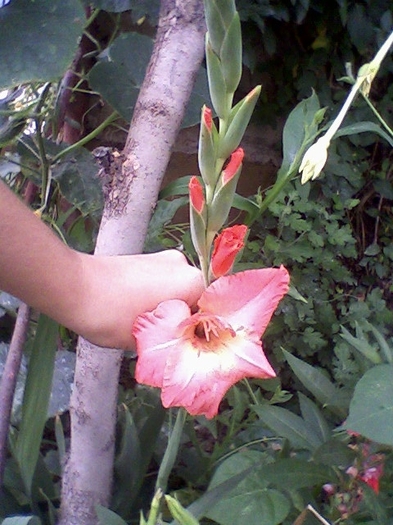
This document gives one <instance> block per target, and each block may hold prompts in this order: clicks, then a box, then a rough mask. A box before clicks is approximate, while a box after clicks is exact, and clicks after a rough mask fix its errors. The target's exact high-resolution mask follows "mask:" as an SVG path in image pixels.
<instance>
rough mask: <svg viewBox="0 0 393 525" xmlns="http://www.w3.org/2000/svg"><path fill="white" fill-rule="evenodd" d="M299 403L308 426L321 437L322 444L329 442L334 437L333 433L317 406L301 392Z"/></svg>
mask: <svg viewBox="0 0 393 525" xmlns="http://www.w3.org/2000/svg"><path fill="white" fill-rule="evenodd" d="M299 402H300V410H301V413H302V416H303V419H304V421H305V422H306V424H307V425H308V426H309V428H310V429H311V430H312V431H313V432H315V434H316V435H317V436H318V437H319V439H320V441H321V443H324V442H325V441H328V440H329V439H330V438H331V437H332V433H331V431H330V428H329V425H328V424H327V421H326V419H325V418H324V416H323V414H322V412H321V411H320V410H319V408H318V407H317V405H316V404H315V403H314V401H311V399H308V397H306V396H305V395H304V394H302V393H301V392H299Z"/></svg>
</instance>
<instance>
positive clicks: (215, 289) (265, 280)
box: [198, 266, 289, 336]
mask: <svg viewBox="0 0 393 525" xmlns="http://www.w3.org/2000/svg"><path fill="white" fill-rule="evenodd" d="M288 288H289V274H288V272H287V270H286V269H285V268H284V267H283V266H281V267H280V268H263V269H260V270H246V271H245V272H239V273H236V274H233V275H228V276H224V277H220V278H219V279H217V281H215V282H214V283H213V284H211V285H210V286H209V288H207V289H206V290H205V291H204V292H203V294H202V296H201V298H200V299H199V301H198V306H199V307H200V309H201V310H202V311H204V312H208V313H212V314H214V315H219V316H221V317H225V318H226V320H227V321H228V322H229V323H230V324H231V325H232V327H233V328H234V329H235V330H237V329H238V328H241V327H244V328H246V329H248V330H249V331H254V332H255V333H257V334H258V335H259V336H261V335H262V334H263V332H264V331H265V330H266V327H267V325H268V323H269V321H270V319H271V317H272V315H273V312H274V310H275V309H276V308H277V305H278V303H279V302H280V300H281V299H282V297H283V296H284V295H285V294H286V293H287V291H288Z"/></svg>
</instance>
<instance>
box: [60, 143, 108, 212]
mask: <svg viewBox="0 0 393 525" xmlns="http://www.w3.org/2000/svg"><path fill="white" fill-rule="evenodd" d="M97 171H98V169H97V164H96V162H95V159H94V157H93V155H92V154H91V153H90V152H89V151H87V149H85V148H79V149H77V150H75V151H73V152H71V153H69V154H68V155H65V156H64V157H63V158H62V159H61V161H59V162H58V163H57V164H56V165H55V166H54V167H53V170H52V174H53V178H54V180H56V181H57V183H58V185H59V188H60V191H61V193H62V195H63V196H64V197H65V198H66V199H67V201H68V202H69V203H70V204H73V205H74V206H75V207H76V208H78V210H79V211H80V212H81V213H82V214H83V215H93V216H96V218H98V217H99V216H100V215H101V211H102V207H103V199H102V189H101V183H100V181H99V179H98V177H97Z"/></svg>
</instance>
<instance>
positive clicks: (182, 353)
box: [133, 266, 289, 418]
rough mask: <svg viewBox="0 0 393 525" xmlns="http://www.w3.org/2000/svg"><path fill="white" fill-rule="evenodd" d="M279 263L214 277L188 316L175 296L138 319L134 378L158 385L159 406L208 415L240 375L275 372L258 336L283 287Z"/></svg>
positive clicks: (285, 280) (284, 277) (285, 287)
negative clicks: (277, 266) (179, 408)
mask: <svg viewBox="0 0 393 525" xmlns="http://www.w3.org/2000/svg"><path fill="white" fill-rule="evenodd" d="M288 284H289V275H288V272H287V270H286V269H285V268H284V267H283V266H282V267H280V268H266V269H261V270H248V271H245V272H240V273H237V274H234V275H229V276H225V277H221V278H220V279H217V281H215V282H214V283H213V284H211V285H210V286H209V287H208V288H207V289H206V290H205V291H204V292H203V294H202V296H201V297H200V299H199V301H198V307H199V311H198V312H197V313H196V314H192V313H191V310H190V308H189V306H188V305H187V304H186V303H185V302H183V301H180V300H177V299H173V300H169V301H164V302H162V303H161V304H159V305H158V307H157V308H156V309H155V310H154V311H153V312H149V313H145V314H143V315H141V316H139V317H138V318H137V320H136V322H135V324H134V327H133V335H134V336H135V338H136V341H137V352H138V362H137V366H136V374H135V377H136V380H137V381H138V382H139V383H144V384H147V385H150V386H153V387H159V388H161V389H162V390H161V399H162V403H163V405H164V407H166V408H168V407H184V408H185V409H186V410H187V411H188V412H189V413H190V414H191V415H194V416H195V415H205V416H206V417H207V418H212V417H214V416H215V415H216V414H217V412H218V407H219V404H220V402H221V400H222V398H223V397H224V395H225V394H226V392H227V391H228V389H229V388H230V387H231V386H232V385H234V384H235V383H237V382H238V381H240V380H241V379H244V378H245V377H255V378H260V379H266V378H270V377H275V375H276V374H275V372H274V370H273V368H272V367H271V365H270V364H269V362H268V360H267V358H266V356H265V354H264V352H263V350H262V344H261V341H260V337H261V335H262V334H263V333H264V331H265V329H266V327H267V325H268V323H269V321H270V318H271V316H272V315H273V312H274V310H275V309H276V307H277V305H278V303H279V301H280V300H281V299H282V297H283V296H284V295H285V293H286V292H287V291H288Z"/></svg>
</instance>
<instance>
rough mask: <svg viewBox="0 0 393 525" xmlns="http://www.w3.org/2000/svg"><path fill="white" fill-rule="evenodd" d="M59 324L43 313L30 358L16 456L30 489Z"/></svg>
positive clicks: (42, 427) (44, 415) (46, 405)
mask: <svg viewBox="0 0 393 525" xmlns="http://www.w3.org/2000/svg"><path fill="white" fill-rule="evenodd" d="M58 328H59V326H58V324H57V323H56V322H55V321H52V319H49V317H46V316H44V315H41V316H40V318H39V321H38V326H37V331H36V335H35V338H34V342H33V348H32V353H31V358H30V362H29V370H28V374H27V380H26V387H25V393H24V397H23V407H22V422H21V425H20V432H19V435H18V439H17V443H16V447H15V457H16V459H17V461H18V464H19V468H20V470H21V474H22V478H23V481H24V484H25V488H26V491H27V492H28V493H30V491H31V488H32V480H33V476H34V471H35V469H36V465H37V460H38V456H39V451H40V446H41V439H42V432H43V430H44V426H45V422H46V420H47V414H48V406H49V398H50V393H51V388H52V378H53V369H54V362H55V353H56V346H57V337H58Z"/></svg>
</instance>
